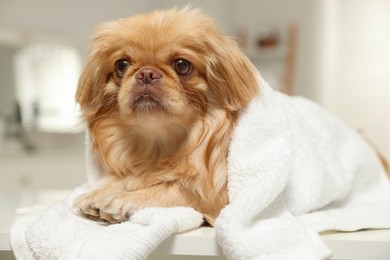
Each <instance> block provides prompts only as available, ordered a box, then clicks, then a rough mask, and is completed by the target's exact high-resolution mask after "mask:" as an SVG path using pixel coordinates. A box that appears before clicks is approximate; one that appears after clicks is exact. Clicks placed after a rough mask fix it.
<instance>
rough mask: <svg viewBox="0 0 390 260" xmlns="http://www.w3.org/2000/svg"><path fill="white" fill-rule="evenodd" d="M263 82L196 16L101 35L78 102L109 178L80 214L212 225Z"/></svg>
mask: <svg viewBox="0 0 390 260" xmlns="http://www.w3.org/2000/svg"><path fill="white" fill-rule="evenodd" d="M255 75H256V74H255V70H254V67H253V65H252V64H251V63H250V62H249V61H248V59H247V58H246V57H245V56H244V55H243V53H242V52H241V51H240V49H239V48H238V46H237V44H236V43H235V41H233V40H232V39H230V38H228V37H226V36H224V35H223V34H222V33H221V32H220V31H219V30H218V28H217V27H216V25H215V23H214V21H213V20H212V19H211V18H209V17H207V16H205V15H204V14H202V12H200V11H199V10H196V9H195V10H194V9H190V8H184V9H172V10H168V11H155V12H151V13H147V14H144V15H138V16H133V17H130V18H127V19H121V20H117V21H113V22H108V23H105V24H103V25H101V26H100V27H98V28H97V31H96V33H95V34H94V38H93V41H92V44H91V49H90V53H89V59H88V62H87V64H86V66H85V69H84V71H83V73H82V75H81V77H80V81H79V87H78V90H77V94H76V99H77V101H78V103H79V104H80V106H81V109H82V113H83V117H84V119H85V121H86V123H87V127H88V130H89V134H90V137H91V140H92V145H93V153H95V154H96V155H97V157H98V158H99V161H100V164H101V166H102V168H103V169H104V174H105V176H104V177H103V180H102V185H101V187H100V188H98V189H96V190H94V191H91V192H89V193H86V194H84V195H81V196H80V197H78V198H77V199H76V202H75V207H76V208H77V209H79V210H80V212H81V213H82V214H84V215H86V216H88V217H90V218H93V219H102V220H105V221H108V222H110V223H115V222H121V221H124V220H125V219H126V218H128V216H129V214H131V212H134V211H137V210H139V209H141V208H145V207H172V206H190V207H193V208H195V209H196V210H198V211H199V212H201V213H202V214H203V215H204V217H205V219H206V220H207V221H208V222H209V223H210V224H213V223H214V221H215V219H216V218H217V216H218V214H219V212H220V210H221V209H222V208H223V207H224V206H225V205H226V204H227V203H228V197H227V175H226V174H227V161H226V159H227V153H228V146H229V142H230V138H231V134H232V131H233V129H234V126H235V122H236V119H237V112H238V111H239V110H240V109H242V108H243V107H245V106H246V105H247V104H248V102H249V101H250V99H251V97H253V96H254V95H255V94H256V92H257V91H258V89H259V88H258V86H257V81H256V76H255Z"/></svg>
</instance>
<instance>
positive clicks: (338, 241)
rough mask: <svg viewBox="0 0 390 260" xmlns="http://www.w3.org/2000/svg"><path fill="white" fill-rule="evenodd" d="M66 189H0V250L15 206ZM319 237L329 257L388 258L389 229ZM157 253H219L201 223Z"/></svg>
mask: <svg viewBox="0 0 390 260" xmlns="http://www.w3.org/2000/svg"><path fill="white" fill-rule="evenodd" d="M68 193H69V191H68V190H45V191H23V192H0V209H1V210H0V212H1V217H0V251H11V250H12V249H11V244H10V241H9V234H10V229H11V226H12V224H13V223H14V221H15V210H16V209H17V208H20V207H27V206H31V205H36V204H42V205H45V204H48V203H50V202H52V201H55V200H57V199H61V198H63V197H65V196H66V194H68ZM321 238H322V239H323V241H324V242H325V244H327V245H328V246H329V248H331V250H332V251H333V257H332V259H355V260H358V259H359V260H363V259H365V260H371V259H372V260H390V230H389V229H387V230H365V231H359V232H326V233H323V234H321ZM154 254H158V255H192V256H221V257H222V256H223V253H222V251H221V249H220V248H219V246H218V244H217V242H216V239H215V231H214V229H213V228H210V227H202V228H199V229H196V230H193V231H190V232H186V233H182V234H177V235H173V236H171V237H170V238H169V239H167V240H165V241H164V242H163V243H162V244H161V245H160V246H159V247H158V248H157V249H156V250H155V252H154Z"/></svg>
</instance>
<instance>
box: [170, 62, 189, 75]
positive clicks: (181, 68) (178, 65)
mask: <svg viewBox="0 0 390 260" xmlns="http://www.w3.org/2000/svg"><path fill="white" fill-rule="evenodd" d="M173 68H174V70H175V71H176V72H177V74H179V75H180V76H185V75H188V74H190V72H191V70H192V65H191V63H190V62H189V61H188V60H184V59H178V60H175V61H174V62H173Z"/></svg>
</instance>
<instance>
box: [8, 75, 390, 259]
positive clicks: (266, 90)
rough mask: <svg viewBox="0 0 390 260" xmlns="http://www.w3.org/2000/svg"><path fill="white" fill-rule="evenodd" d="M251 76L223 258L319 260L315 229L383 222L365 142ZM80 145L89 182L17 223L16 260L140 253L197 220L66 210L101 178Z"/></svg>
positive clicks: (224, 225) (220, 232)
mask: <svg viewBox="0 0 390 260" xmlns="http://www.w3.org/2000/svg"><path fill="white" fill-rule="evenodd" d="M258 78H259V87H260V88H261V91H260V92H259V95H258V96H256V97H254V98H253V99H252V101H251V102H250V104H249V105H248V106H247V107H246V108H245V109H244V110H243V111H241V112H240V115H239V119H238V124H237V127H236V129H235V131H234V134H233V137H232V141H231V144H230V148H229V156H228V192H229V194H228V195H229V205H227V206H226V207H225V208H224V209H223V210H222V212H221V214H220V216H219V217H218V219H217V222H216V234H217V239H218V243H219V245H220V246H221V248H222V250H223V252H224V254H225V255H226V256H227V257H228V258H229V259H310V260H313V259H326V258H328V257H329V256H330V255H331V252H330V250H329V249H328V248H327V247H326V246H325V245H324V243H323V242H322V240H321V239H320V237H319V235H318V232H320V231H324V230H332V229H337V230H344V231H354V230H358V229H362V228H389V227H390V183H389V180H388V179H387V177H386V176H385V172H384V170H383V168H382V166H381V164H380V161H379V159H378V158H377V156H376V153H375V151H374V150H373V149H372V147H370V145H368V144H367V143H366V142H365V141H364V140H363V139H362V138H361V137H360V136H359V134H357V133H356V132H355V131H354V130H353V129H351V128H350V127H348V126H347V125H345V124H344V123H343V122H341V121H340V120H338V119H336V118H335V117H333V116H332V115H330V114H328V113H327V112H325V111H324V110H323V109H321V108H319V107H318V106H317V105H315V104H314V103H312V102H310V101H308V100H306V99H303V98H298V97H288V96H286V95H283V94H281V93H279V92H276V91H274V90H272V89H271V88H270V87H269V86H268V85H267V83H266V82H264V81H263V80H262V79H261V78H260V76H258ZM86 147H87V148H86V151H87V175H88V185H85V186H82V187H80V188H78V189H76V190H75V191H74V192H73V193H72V194H71V196H70V197H69V198H67V199H66V200H63V201H59V202H57V203H55V204H52V205H51V206H49V207H48V208H47V209H45V210H44V211H43V212H42V211H41V212H39V213H36V212H35V214H30V215H27V216H24V217H22V218H20V219H19V220H18V221H17V222H16V223H15V225H14V227H13V229H12V232H11V241H12V246H13V249H14V252H15V255H16V257H17V258H18V259H30V258H41V259H58V258H59V259H145V258H146V257H147V256H148V255H149V254H150V253H151V252H152V251H153V250H154V249H155V248H156V247H157V245H158V244H159V243H161V242H162V241H163V240H164V239H166V238H167V237H169V236H170V235H171V234H173V233H175V232H183V231H186V230H190V229H193V228H196V227H199V226H200V225H201V223H202V217H201V215H200V214H199V213H198V212H196V211H195V210H193V209H191V208H182V207H178V208H168V209H159V208H150V209H144V210H141V211H139V212H137V213H136V214H134V215H133V216H132V218H131V219H130V220H129V221H128V222H125V223H122V224H115V225H109V226H107V225H102V224H99V223H96V222H93V221H90V220H86V219H83V218H81V217H79V216H76V215H74V214H73V212H72V211H71V208H70V204H71V201H72V200H73V198H74V197H75V196H77V195H78V194H80V193H82V192H84V191H86V190H88V189H91V188H93V187H94V185H96V183H98V180H99V178H100V175H101V169H100V167H99V165H98V164H97V163H96V160H95V159H94V158H93V157H92V156H91V154H90V143H89V138H87V144H86ZM194 246H196V245H194Z"/></svg>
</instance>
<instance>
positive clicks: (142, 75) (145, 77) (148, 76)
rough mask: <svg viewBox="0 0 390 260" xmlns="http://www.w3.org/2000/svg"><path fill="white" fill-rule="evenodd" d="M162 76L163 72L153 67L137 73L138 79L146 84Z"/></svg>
mask: <svg viewBox="0 0 390 260" xmlns="http://www.w3.org/2000/svg"><path fill="white" fill-rule="evenodd" d="M161 77H162V75H161V73H160V72H159V71H158V70H156V69H152V68H143V69H141V70H140V71H138V72H137V74H136V75H135V78H136V80H137V81H138V82H140V83H142V84H145V85H147V84H151V83H153V82H154V81H156V80H158V79H160V78H161Z"/></svg>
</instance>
